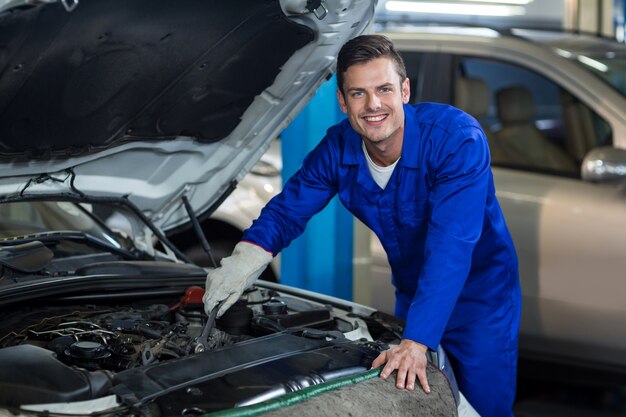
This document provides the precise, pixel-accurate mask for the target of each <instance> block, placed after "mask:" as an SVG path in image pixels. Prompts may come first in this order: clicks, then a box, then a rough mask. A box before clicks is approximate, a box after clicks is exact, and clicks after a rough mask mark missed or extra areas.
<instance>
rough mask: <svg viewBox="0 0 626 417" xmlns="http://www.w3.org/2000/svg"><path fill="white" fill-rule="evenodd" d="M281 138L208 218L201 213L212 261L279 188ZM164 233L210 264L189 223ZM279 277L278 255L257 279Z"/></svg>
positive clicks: (203, 263) (232, 244)
mask: <svg viewBox="0 0 626 417" xmlns="http://www.w3.org/2000/svg"><path fill="white" fill-rule="evenodd" d="M280 152H281V147H280V139H278V138H277V139H275V140H273V141H272V142H271V144H270V146H269V148H268V149H267V151H266V152H265V153H264V154H263V155H262V156H261V159H259V161H258V162H257V163H256V164H255V165H254V166H253V167H252V169H251V170H250V172H249V173H248V174H247V175H246V176H245V177H243V179H242V180H241V181H240V182H239V183H238V184H237V186H236V188H235V189H234V190H233V191H232V192H231V193H230V195H229V196H228V197H227V198H226V199H225V200H224V201H223V202H222V203H221V204H220V205H219V206H218V207H217V208H216V209H215V211H213V212H212V213H207V214H210V216H209V217H207V214H205V215H204V216H200V218H199V220H200V226H201V228H202V231H203V234H204V236H205V237H206V239H207V241H208V243H209V245H210V247H211V250H212V253H213V258H214V261H215V262H217V263H219V262H220V260H221V259H222V258H224V257H225V256H228V255H230V254H231V253H232V251H233V249H234V248H235V245H236V244H237V243H238V242H239V241H240V240H241V237H242V236H243V231H244V230H246V229H247V228H248V227H250V225H252V221H253V220H254V219H256V218H257V217H259V214H260V213H261V209H262V208H263V207H265V204H267V202H268V201H269V200H270V199H271V198H272V197H274V196H275V195H276V194H277V193H278V192H279V191H280V190H281V189H282V175H281V172H282V158H281V153H280ZM167 236H168V237H169V238H170V240H171V241H172V243H174V245H176V247H178V248H180V250H181V251H182V252H183V253H184V254H185V255H186V256H187V257H188V258H189V259H190V260H191V261H192V262H194V263H195V264H197V265H201V266H206V267H209V266H213V265H212V260H211V259H210V258H209V256H208V255H207V253H206V252H205V251H204V249H203V248H202V244H201V243H200V240H199V238H198V236H197V235H196V234H195V233H194V231H193V229H192V228H191V225H183V226H182V227H178V228H175V229H172V230H169V231H168V233H167ZM279 276H280V254H278V255H276V256H275V257H274V258H273V259H272V263H271V264H270V265H269V266H268V267H267V268H266V269H265V271H263V273H262V274H261V276H260V279H262V280H265V281H271V282H278V277H279Z"/></svg>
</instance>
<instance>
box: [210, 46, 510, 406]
mask: <svg viewBox="0 0 626 417" xmlns="http://www.w3.org/2000/svg"><path fill="white" fill-rule="evenodd" d="M337 83H338V90H337V98H338V100H339V105H340V107H341V109H342V110H343V112H345V113H347V115H348V118H347V119H346V120H344V121H342V122H341V123H339V124H337V125H335V126H332V127H331V128H330V129H329V130H328V131H327V134H326V136H325V137H324V138H323V140H322V141H321V142H320V143H319V144H318V145H317V147H316V148H315V149H314V150H313V151H311V152H310V153H309V154H308V155H307V157H306V158H305V160H304V162H303V165H302V167H301V168H300V170H299V171H298V172H296V173H295V174H294V175H293V177H291V178H290V179H289V181H287V183H286V184H285V187H284V189H283V190H282V192H281V193H280V194H278V195H277V196H276V197H274V198H273V199H272V200H271V201H270V202H269V203H268V204H267V205H266V206H265V208H264V209H263V210H262V212H261V214H260V216H259V218H258V219H257V220H255V221H254V222H253V224H252V226H251V227H250V228H249V229H248V230H246V231H245V233H244V236H243V239H242V241H241V242H239V243H238V244H237V245H236V247H235V249H234V251H233V254H232V255H231V256H230V257H227V258H225V259H223V260H222V263H221V267H219V268H216V269H214V270H212V271H211V272H209V274H208V277H207V283H206V287H207V288H206V289H207V291H206V293H205V300H204V301H205V309H206V310H207V312H209V311H211V310H212V309H213V308H214V307H215V306H217V305H218V302H220V301H222V300H226V301H225V302H224V303H223V304H222V305H221V307H220V311H219V313H218V314H219V315H221V314H222V313H223V312H224V311H225V310H226V309H227V308H228V307H229V306H230V305H232V304H233V303H234V302H235V301H236V300H237V299H238V298H239V297H240V295H241V294H242V292H243V291H244V289H245V288H247V287H248V286H250V285H252V283H253V282H254V281H255V280H256V278H257V277H258V276H259V275H260V273H261V272H262V271H263V270H264V268H265V267H266V266H267V265H268V263H269V262H270V261H271V260H272V256H273V255H275V254H277V253H278V252H280V250H282V249H283V248H284V247H285V246H287V245H288V244H289V243H290V242H291V241H292V240H293V239H294V238H296V237H297V236H298V235H300V234H301V233H302V232H303V230H304V228H305V225H306V224H307V222H308V220H309V219H310V218H311V216H313V215H314V214H315V213H317V212H319V211H320V210H321V209H322V208H323V207H324V206H325V205H326V204H327V203H328V202H329V200H330V199H331V198H332V197H333V196H334V195H335V194H338V195H339V199H340V200H341V202H342V203H343V204H344V205H345V207H346V208H347V209H348V210H349V211H351V212H352V213H353V214H354V215H355V216H356V217H358V218H359V219H360V220H361V221H362V222H363V223H365V224H366V225H368V227H370V228H371V229H372V230H373V231H374V232H375V233H376V235H377V236H378V237H379V238H380V241H381V243H382V245H383V247H384V248H385V251H386V253H387V257H388V260H389V264H390V265H391V270H392V281H393V284H394V286H395V288H396V311H395V313H396V315H397V316H398V317H400V318H402V319H406V327H405V330H404V334H403V339H402V341H401V342H400V344H399V345H397V346H394V347H392V348H390V349H389V350H387V351H385V352H383V353H381V354H380V356H379V357H378V358H376V359H375V360H374V362H373V364H372V367H379V366H382V365H384V368H383V370H382V372H381V377H382V378H388V377H389V376H390V374H391V373H392V372H393V371H397V375H396V386H397V387H398V388H399V389H405V388H406V389H408V390H413V389H414V386H415V380H416V378H417V379H418V380H419V382H420V384H421V386H422V388H423V389H424V391H426V392H427V393H428V392H430V388H429V385H428V381H427V378H426V364H427V362H426V355H425V353H426V350H427V349H428V348H430V349H436V348H437V346H438V345H439V344H440V343H441V344H442V346H443V347H444V349H445V350H446V352H447V353H448V355H449V356H450V359H451V362H452V364H453V367H454V370H455V373H456V376H457V379H458V383H459V388H460V390H461V392H462V393H463V394H464V395H465V397H466V398H467V399H468V401H469V402H470V404H472V406H473V407H474V408H475V409H476V410H477V411H478V412H479V413H480V415H481V416H497V417H502V416H507V415H508V416H510V415H512V405H513V400H514V398H515V385H516V367H517V338H518V329H519V319H520V310H521V296H520V288H519V279H518V271H517V256H516V254H515V249H514V246H513V242H512V240H511V237H510V235H509V232H508V230H507V227H506V225H505V222H504V218H503V215H502V212H501V210H500V206H499V204H498V202H497V200H496V196H495V189H494V184H493V177H492V173H491V169H490V165H489V162H490V157H489V149H488V146H487V140H486V138H485V134H484V132H483V131H482V129H481V127H480V125H479V123H478V122H477V121H476V120H475V119H473V118H472V117H471V116H469V115H467V114H466V113H464V112H462V111H461V110H458V109H456V108H454V107H451V106H448V105H442V104H435V103H421V104H417V105H415V106H412V105H409V104H408V103H409V95H410V84H409V79H408V78H407V75H406V69H405V67H404V63H403V62H402V58H401V57H400V56H399V55H398V53H397V52H396V51H395V49H394V47H393V44H392V43H391V41H389V40H388V39H387V38H386V37H384V36H381V35H364V36H360V37H357V38H355V39H353V40H351V41H349V42H347V43H346V44H345V45H344V46H343V47H342V49H341V51H340V52H339V56H338V62H337Z"/></svg>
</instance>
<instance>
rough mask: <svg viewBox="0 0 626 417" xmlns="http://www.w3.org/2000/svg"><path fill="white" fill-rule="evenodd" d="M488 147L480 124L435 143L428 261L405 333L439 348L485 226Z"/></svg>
mask: <svg viewBox="0 0 626 417" xmlns="http://www.w3.org/2000/svg"><path fill="white" fill-rule="evenodd" d="M489 162H490V159H489V149H488V146H487V141H486V139H485V136H484V133H483V131H482V130H481V129H480V128H478V127H477V126H465V127H460V128H458V129H456V130H455V132H454V133H452V134H450V135H448V136H447V137H445V139H443V140H441V141H439V142H438V143H437V144H434V145H433V148H432V154H431V157H430V162H429V169H428V172H429V175H431V177H432V179H431V187H432V188H431V191H430V196H429V199H428V206H429V212H430V217H429V221H428V226H427V232H426V240H425V245H424V263H423V266H422V269H421V271H419V277H418V282H417V290H416V292H415V296H414V297H413V300H412V302H411V306H410V307H409V311H408V314H407V326H406V328H405V331H404V337H405V338H406V339H410V340H413V341H417V342H419V343H422V344H424V345H426V346H428V347H429V348H431V349H436V348H437V346H438V345H439V343H440V341H441V338H442V335H443V332H444V330H445V328H446V325H447V323H448V320H449V318H450V316H451V314H452V311H453V309H454V306H455V304H456V302H457V300H458V298H459V295H460V293H461V290H462V289H463V285H464V284H465V281H466V279H467V277H468V274H469V272H470V267H471V263H472V252H473V250H474V247H475V246H476V243H477V242H478V240H479V238H480V236H481V233H482V228H483V220H484V215H485V208H486V202H487V193H488V189H489V183H490V175H491V171H490V166H489Z"/></svg>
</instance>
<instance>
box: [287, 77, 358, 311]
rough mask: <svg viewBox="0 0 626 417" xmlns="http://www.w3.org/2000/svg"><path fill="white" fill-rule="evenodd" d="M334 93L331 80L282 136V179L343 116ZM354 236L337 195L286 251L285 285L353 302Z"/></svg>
mask: <svg viewBox="0 0 626 417" xmlns="http://www.w3.org/2000/svg"><path fill="white" fill-rule="evenodd" d="M336 89H337V82H336V80H335V78H334V77H333V78H332V79H331V80H330V81H328V82H326V83H325V84H323V85H322V86H321V87H320V89H319V90H318V91H317V94H316V95H315V97H313V99H312V100H311V102H310V103H309V104H308V105H307V107H306V108H305V109H304V110H303V111H302V113H300V114H299V115H298V117H297V118H296V119H295V120H294V121H293V122H292V123H291V124H290V125H289V127H287V129H285V130H284V131H283V133H282V134H281V147H282V156H283V181H285V180H286V179H287V178H289V177H291V175H293V174H294V173H295V172H296V171H297V170H298V169H299V168H300V166H301V165H302V161H303V160H304V157H305V156H306V155H307V153H308V152H309V151H311V150H312V149H313V148H314V147H315V145H317V144H318V143H319V142H320V140H321V139H322V138H323V137H324V135H325V134H326V130H327V129H328V128H329V127H330V126H331V125H333V124H336V123H337V122H339V121H340V120H341V119H343V118H344V117H345V115H344V114H343V113H342V112H341V110H340V109H339V105H338V104H337V96H336V94H335V90H336ZM352 236H353V219H352V215H351V214H350V213H349V212H348V211H347V210H346V209H345V208H344V207H343V205H342V204H341V202H339V199H338V198H337V197H335V198H333V199H332V200H331V201H330V203H329V204H328V205H327V206H326V208H324V210H322V211H321V212H320V213H318V214H317V215H316V216H314V217H313V218H312V219H311V220H310V221H309V224H308V225H307V228H306V230H305V231H304V234H303V235H302V236H300V237H299V238H297V239H295V240H294V241H293V242H292V243H291V245H289V246H288V247H287V248H285V249H284V250H283V252H282V255H281V272H280V281H281V283H284V284H287V285H293V286H295V287H298V288H304V289H307V290H312V291H318V292H320V293H323V294H327V295H332V296H335V297H340V298H345V299H348V300H351V299H352V243H353V241H352Z"/></svg>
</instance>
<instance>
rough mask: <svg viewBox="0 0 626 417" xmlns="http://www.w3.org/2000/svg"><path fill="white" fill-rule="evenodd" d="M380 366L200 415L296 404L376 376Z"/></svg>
mask: <svg viewBox="0 0 626 417" xmlns="http://www.w3.org/2000/svg"><path fill="white" fill-rule="evenodd" d="M381 371H382V368H375V369H370V370H369V371H366V372H363V373H360V374H356V375H352V376H348V377H344V378H339V379H335V380H333V381H330V382H325V383H323V384H319V385H313V386H311V387H307V388H304V389H302V390H300V391H296V392H291V393H289V394H285V395H283V396H281V397H280V398H275V399H273V400H268V401H264V402H262V403H258V404H252V405H247V406H245V407H238V408H230V409H228V410H221V411H216V412H213V413H208V414H204V415H203V416H202V417H209V416H210V417H251V416H256V415H259V414H262V413H267V412H270V411H274V410H278V409H279V408H284V407H289V406H290V405H294V404H297V403H299V402H302V401H304V400H307V399H309V398H311V397H315V396H317V395H320V394H324V393H327V392H329V391H335V390H338V389H339V388H343V387H345V386H347V385H350V384H358V383H359V382H363V381H367V380H368V379H372V378H376V377H378V376H379V375H380V372H381Z"/></svg>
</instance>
